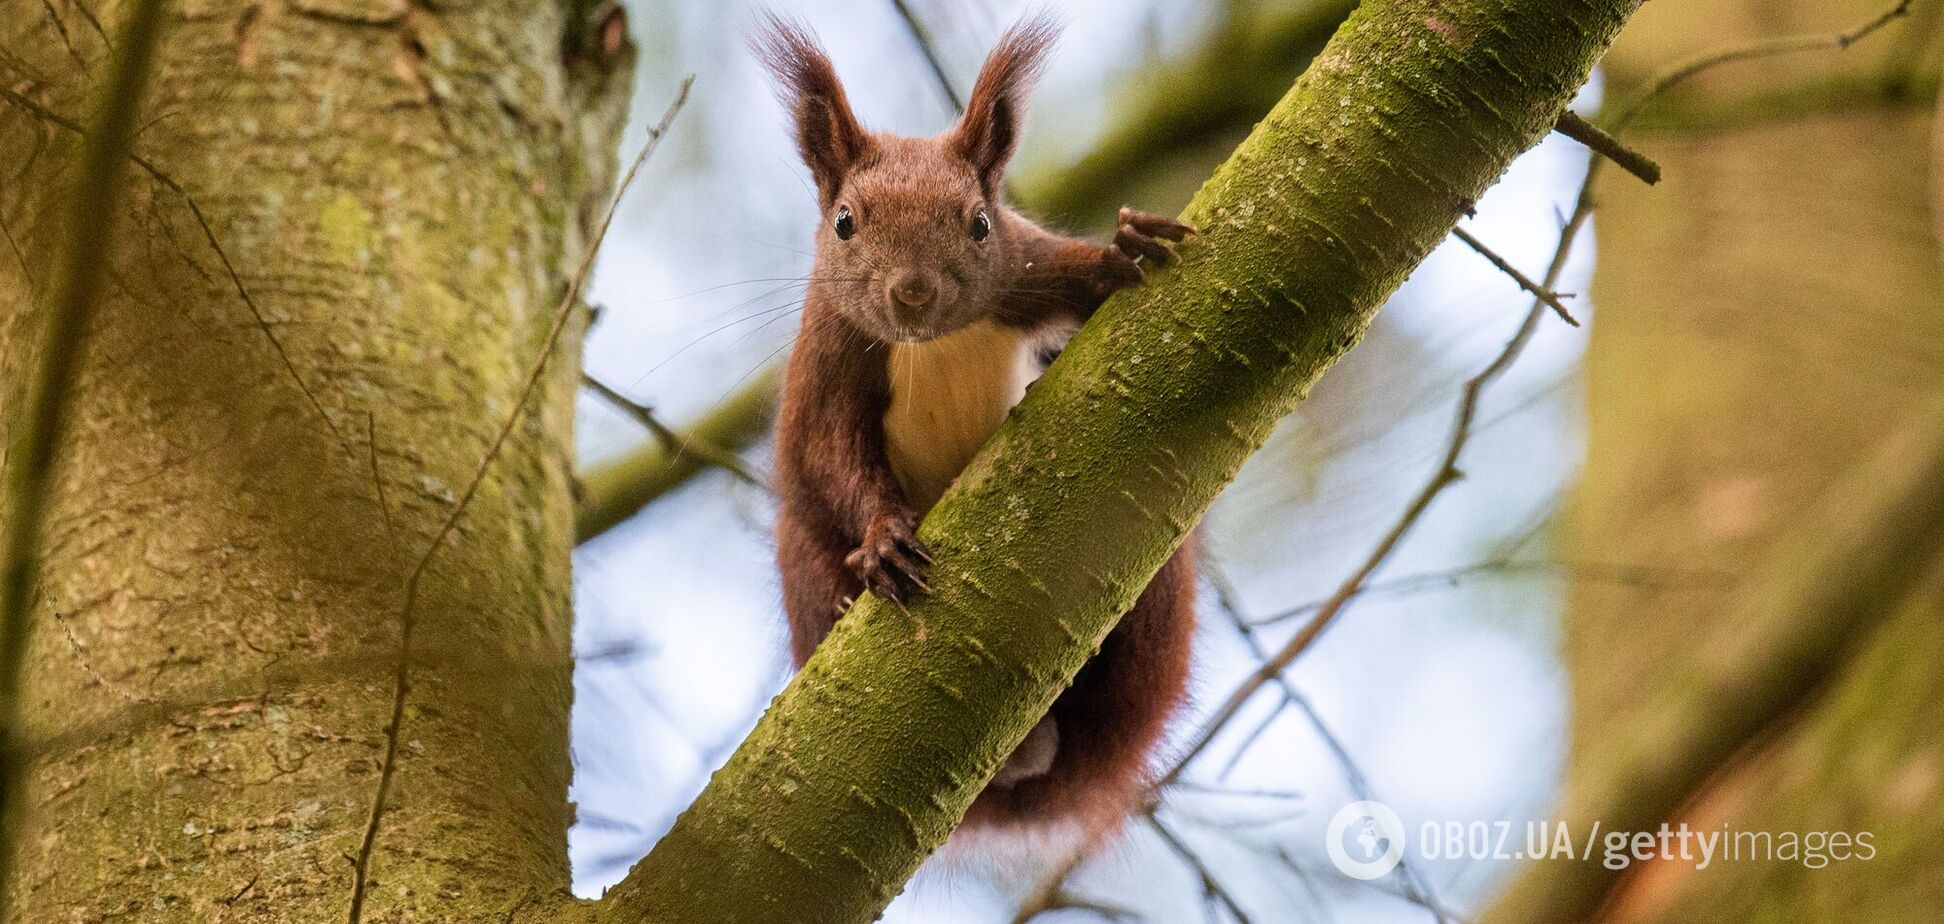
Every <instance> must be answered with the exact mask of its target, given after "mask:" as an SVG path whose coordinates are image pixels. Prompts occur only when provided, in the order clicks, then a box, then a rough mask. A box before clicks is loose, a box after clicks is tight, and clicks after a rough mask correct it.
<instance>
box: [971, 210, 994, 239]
mask: <svg viewBox="0 0 1944 924" xmlns="http://www.w3.org/2000/svg"><path fill="white" fill-rule="evenodd" d="M991 236H992V219H991V218H988V217H986V211H985V209H980V210H979V211H978V212H977V213H976V214H974V215H973V216H972V239H973V240H975V241H979V242H981V243H983V242H984V241H985V239H986V238H988V237H991Z"/></svg>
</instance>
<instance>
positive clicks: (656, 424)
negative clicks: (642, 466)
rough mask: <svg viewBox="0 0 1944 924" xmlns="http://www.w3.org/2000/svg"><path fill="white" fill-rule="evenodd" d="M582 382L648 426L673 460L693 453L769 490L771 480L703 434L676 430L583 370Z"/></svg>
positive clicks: (648, 410) (646, 407) (641, 405)
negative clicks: (688, 433)
mask: <svg viewBox="0 0 1944 924" xmlns="http://www.w3.org/2000/svg"><path fill="white" fill-rule="evenodd" d="M581 384H583V385H586V386H587V388H588V390H590V391H592V392H594V393H595V394H596V395H599V396H600V397H601V399H602V400H604V401H606V402H607V403H609V404H611V405H613V406H614V407H615V409H617V410H619V411H621V412H622V413H624V414H627V415H628V416H629V417H632V418H634V419H635V422H636V423H639V424H641V426H642V427H644V428H645V429H647V431H648V433H649V434H650V435H652V436H653V437H654V438H655V442H657V443H660V444H661V447H662V451H663V452H664V453H666V454H667V455H668V457H669V460H670V462H671V463H673V462H675V461H678V460H680V459H681V458H682V456H683V455H685V454H687V455H693V456H695V457H696V458H698V459H701V460H702V461H704V462H707V463H709V464H710V465H713V466H716V467H717V468H720V469H723V470H725V471H727V472H729V474H731V475H734V476H736V477H737V478H740V479H742V480H743V481H744V482H745V483H747V484H752V485H755V486H756V487H759V488H763V489H764V490H768V489H769V483H768V482H767V481H765V480H764V479H763V478H762V477H760V476H758V475H757V474H755V473H754V472H751V471H750V470H749V467H748V466H746V465H744V464H743V461H742V459H741V458H740V457H738V456H737V455H736V454H735V453H733V452H730V451H729V450H727V449H724V448H722V447H720V446H717V445H715V444H714V443H711V442H709V441H708V440H705V439H702V438H700V437H697V436H683V435H682V434H680V433H677V432H675V430H674V429H673V428H671V427H670V426H669V425H668V424H666V423H663V422H662V419H661V417H659V416H658V415H656V414H655V409H654V408H651V407H649V406H647V405H645V404H642V403H640V402H638V401H635V400H634V399H632V398H629V397H628V396H627V395H624V394H622V393H620V392H619V391H616V390H615V389H614V388H613V387H611V386H609V385H608V384H607V383H606V382H603V381H601V380H600V379H597V378H595V377H594V376H593V375H591V374H589V373H585V372H583V373H581Z"/></svg>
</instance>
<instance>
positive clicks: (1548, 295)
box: [1451, 225, 1580, 327]
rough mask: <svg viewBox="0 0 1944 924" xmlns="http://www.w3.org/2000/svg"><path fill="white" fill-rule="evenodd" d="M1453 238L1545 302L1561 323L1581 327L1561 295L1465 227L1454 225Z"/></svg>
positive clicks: (1534, 296) (1452, 228)
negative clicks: (1527, 273) (1539, 281)
mask: <svg viewBox="0 0 1944 924" xmlns="http://www.w3.org/2000/svg"><path fill="white" fill-rule="evenodd" d="M1451 236H1452V237H1455V238H1457V239H1459V240H1461V241H1464V242H1465V246H1467V247H1470V248H1471V249H1472V250H1474V251H1477V252H1478V255H1479V256H1481V257H1484V258H1485V259H1486V261H1487V262H1489V263H1491V264H1492V265H1493V266H1495V267H1498V271H1499V272H1501V273H1504V274H1505V275H1507V276H1510V277H1512V281H1513V282H1516V283H1518V284H1519V288H1521V289H1524V290H1526V292H1527V293H1529V294H1531V295H1532V297H1533V298H1536V299H1538V300H1540V301H1542V302H1544V303H1545V304H1546V307H1548V308H1551V309H1552V310H1553V314H1556V315H1559V319H1560V320H1561V321H1565V322H1566V323H1567V324H1570V325H1572V326H1574V327H1578V326H1580V322H1579V319H1578V318H1575V317H1573V313H1572V312H1570V311H1567V310H1566V306H1565V304H1563V303H1562V302H1560V295H1559V293H1557V292H1554V291H1553V290H1552V289H1549V288H1547V287H1545V286H1542V285H1540V284H1539V283H1537V282H1534V281H1533V280H1532V277H1530V276H1527V275H1526V274H1524V273H1521V272H1519V269H1518V267H1515V266H1513V265H1512V264H1511V263H1509V262H1507V261H1506V259H1505V258H1504V257H1501V256H1499V255H1498V252H1497V251H1494V250H1493V249H1492V248H1490V247H1487V246H1485V242H1484V241H1481V240H1479V239H1478V238H1476V237H1473V236H1472V233H1471V232H1470V231H1467V230H1465V229H1464V228H1463V227H1460V226H1458V225H1453V226H1452V227H1451Z"/></svg>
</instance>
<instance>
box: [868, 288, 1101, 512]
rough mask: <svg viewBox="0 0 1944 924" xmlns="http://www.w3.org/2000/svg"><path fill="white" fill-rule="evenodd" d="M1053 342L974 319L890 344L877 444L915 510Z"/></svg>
mask: <svg viewBox="0 0 1944 924" xmlns="http://www.w3.org/2000/svg"><path fill="white" fill-rule="evenodd" d="M1057 333H1058V334H1059V335H1064V334H1065V333H1067V332H1057ZM1059 342H1060V338H1059V337H1057V336H1056V337H1049V336H1048V335H1047V334H1039V333H1030V332H1026V331H1020V330H1015V329H1013V328H1008V327H1002V326H1000V325H998V324H995V323H992V322H990V321H980V322H977V323H975V324H972V325H970V326H968V327H966V328H964V329H962V330H958V331H955V332H953V333H951V334H948V335H946V336H943V337H940V338H938V339H937V340H928V341H926V342H924V343H898V344H893V345H892V346H891V351H890V353H891V355H890V359H889V360H888V362H889V363H890V366H889V367H888V369H887V370H886V371H887V372H888V374H889V376H890V384H891V406H890V407H889V408H888V409H886V410H885V412H884V445H885V450H886V452H887V454H888V455H889V456H890V462H891V471H892V473H893V474H895V475H897V477H898V483H899V485H901V486H902V487H903V488H904V493H905V499H906V500H907V501H910V502H911V505H912V507H914V508H916V509H917V510H918V511H919V512H921V513H922V512H924V511H925V510H928V509H930V508H931V505H932V504H935V503H937V502H938V498H939V497H940V496H941V495H943V494H944V493H945V489H946V488H947V487H950V486H951V484H952V479H954V478H957V477H958V473H959V472H960V471H961V470H963V469H964V468H965V463H967V462H970V461H972V456H973V455H974V454H976V453H977V452H978V451H979V447H980V446H983V445H985V441H986V438H987V437H990V436H991V435H992V433H993V431H994V430H997V429H999V425H1000V424H1001V423H1004V422H1005V420H1006V412H1007V411H1010V410H1012V407H1013V405H1015V404H1018V403H1019V399H1020V398H1022V397H1024V396H1025V394H1026V386H1027V385H1028V384H1031V383H1032V381H1033V380H1034V379H1036V378H1038V377H1039V374H1040V372H1041V371H1042V370H1041V367H1040V357H1039V354H1040V351H1041V350H1042V349H1043V348H1044V347H1046V346H1047V345H1049V343H1050V344H1057V343H1059Z"/></svg>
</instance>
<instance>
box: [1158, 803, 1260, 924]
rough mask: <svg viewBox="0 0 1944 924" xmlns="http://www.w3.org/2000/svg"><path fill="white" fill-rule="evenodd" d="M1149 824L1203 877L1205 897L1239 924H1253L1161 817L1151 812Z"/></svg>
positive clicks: (1211, 873) (1206, 865)
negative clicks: (1216, 903)
mask: <svg viewBox="0 0 1944 924" xmlns="http://www.w3.org/2000/svg"><path fill="white" fill-rule="evenodd" d="M1147 823H1148V826H1149V827H1151V828H1153V829H1154V833H1156V834H1159V835H1161V840H1162V841H1164V842H1166V843H1167V845H1168V848H1169V849H1170V850H1173V851H1174V852H1175V856H1178V857H1180V858H1181V862H1183V863H1186V864H1188V868H1189V869H1191V870H1193V871H1194V872H1195V875H1197V876H1200V877H1201V886H1202V894H1203V895H1206V896H1208V897H1209V898H1210V899H1212V900H1214V901H1216V902H1219V903H1221V905H1222V907H1224V908H1226V909H1228V913H1229V914H1230V915H1232V916H1234V918H1235V920H1236V922H1237V924H1251V919H1250V917H1249V914H1248V912H1246V911H1243V910H1242V905H1241V904H1240V903H1238V902H1237V901H1236V900H1235V896H1233V895H1230V894H1229V891H1228V889H1226V888H1224V887H1223V886H1222V882H1221V880H1219V879H1216V878H1215V874H1214V872H1212V871H1210V870H1209V868H1208V864H1207V863H1205V862H1203V860H1202V858H1201V855H1200V854H1197V853H1196V852H1195V851H1194V849H1193V848H1191V847H1189V846H1188V844H1187V843H1186V842H1184V841H1182V839H1181V837H1180V836H1179V835H1177V834H1175V832H1174V831H1172V830H1170V829H1169V828H1168V825H1167V823H1166V822H1164V821H1162V820H1161V818H1160V816H1158V815H1156V814H1154V813H1153V812H1149V813H1148V816H1147Z"/></svg>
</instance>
